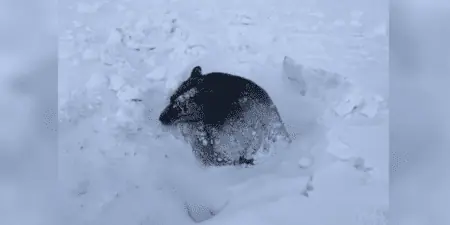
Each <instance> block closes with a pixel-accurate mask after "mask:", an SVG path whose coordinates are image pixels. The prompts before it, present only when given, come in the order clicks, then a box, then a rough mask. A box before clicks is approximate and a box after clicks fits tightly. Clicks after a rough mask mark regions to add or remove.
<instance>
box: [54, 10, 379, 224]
mask: <svg viewBox="0 0 450 225" xmlns="http://www.w3.org/2000/svg"><path fill="white" fill-rule="evenodd" d="M105 4H106V3H105ZM103 7H104V6H103V5H102V4H94V5H91V6H90V5H88V4H82V5H78V10H81V12H83V13H92V12H93V11H97V10H98V11H99V13H105V12H104V11H105V10H111V9H109V8H103ZM123 7H124V6H121V7H119V6H117V10H119V11H122V10H124V9H123ZM193 12H195V13H198V12H196V11H193ZM125 14H126V18H127V19H126V20H124V22H121V23H119V24H114V25H111V26H110V27H109V28H108V29H107V28H102V29H103V31H104V30H105V29H106V30H107V32H106V33H107V34H108V35H103V36H101V35H98V34H97V33H96V32H94V31H93V30H92V29H91V28H90V27H89V26H88V25H86V24H84V23H83V22H78V23H77V24H76V28H75V29H76V30H77V31H76V32H73V31H66V32H63V34H62V35H61V36H60V45H61V46H64V47H63V48H60V74H63V76H61V77H60V81H59V82H60V87H61V88H60V90H59V91H60V95H59V97H60V99H59V102H60V104H59V118H60V124H59V131H60V142H59V145H60V146H59V149H60V154H59V163H60V170H59V172H60V180H61V184H62V186H63V188H64V190H65V196H64V197H65V198H66V199H67V200H68V202H69V203H70V206H69V207H68V211H67V212H65V214H63V215H65V221H68V223H72V224H95V225H103V224H105V225H106V224H108V225H115V224H117V225H123V224H130V225H131V224H146V225H147V224H148V225H154V224H161V225H165V224H195V223H198V222H202V223H204V224H249V223H250V224H274V223H280V224H298V223H299V222H301V221H304V222H305V223H308V221H311V222H310V223H308V224H321V225H325V224H330V225H331V224H349V225H350V224H361V223H358V221H360V220H358V218H357V217H358V216H357V215H362V213H365V212H366V211H369V210H373V209H372V208H370V207H372V205H376V206H377V207H378V206H380V205H381V206H384V204H383V202H381V203H380V202H379V201H381V200H378V201H377V199H373V198H370V197H366V196H369V195H370V193H372V192H373V193H375V191H378V189H377V188H378V187H372V186H370V187H367V186H364V185H362V186H361V185H360V186H359V184H355V180H358V182H359V181H361V182H362V180H364V182H370V178H368V176H370V175H367V173H368V172H369V171H370V169H367V165H366V163H365V161H364V160H363V159H362V158H358V156H357V155H351V156H352V157H353V158H351V157H350V156H349V157H347V158H343V157H341V155H340V153H339V152H338V151H336V149H339V148H336V144H335V142H334V139H333V138H334V137H333V136H332V135H331V131H333V129H334V128H335V127H336V126H340V125H342V124H343V123H344V122H345V120H348V119H350V118H353V117H357V116H358V115H364V116H365V117H366V118H371V117H376V116H377V115H379V114H380V112H381V111H382V110H384V109H385V107H386V106H385V103H384V101H383V100H382V99H380V98H379V97H375V96H370V95H368V94H365V93H362V91H361V90H358V89H357V88H356V87H357V86H356V85H355V84H354V83H352V82H351V81H350V80H349V79H348V78H346V77H344V76H341V75H340V74H336V73H331V72H328V71H325V70H321V69H315V68H308V67H307V66H304V65H300V64H298V63H296V62H295V60H294V59H293V58H290V57H285V58H284V59H279V61H274V60H272V59H271V58H270V57H267V58H266V57H262V56H261V54H259V53H258V52H257V51H256V49H257V48H254V47H251V46H247V47H245V46H246V45H245V43H246V41H245V40H244V41H243V40H241V39H240V38H238V37H237V36H234V37H232V38H230V39H232V40H235V42H230V43H231V44H229V47H224V46H225V45H223V44H224V43H219V42H215V41H214V40H215V39H214V38H213V36H211V35H212V34H211V35H202V34H201V33H196V32H191V31H190V25H189V24H188V23H187V22H185V21H188V19H187V18H191V17H189V16H187V15H179V14H177V13H173V12H170V11H165V12H162V11H152V14H151V15H148V16H147V14H146V16H140V15H141V14H133V13H125ZM183 16H184V17H183ZM183 18H184V19H186V20H184V19H183ZM232 20H233V21H234V22H233V23H232V24H234V26H238V25H237V24H241V25H242V24H244V25H243V26H250V25H255V20H252V19H251V17H248V16H245V15H241V16H238V17H235V16H233V17H232ZM261 32H262V31H261ZM216 35H218V36H221V34H216ZM260 41H261V42H262V40H260ZM247 42H249V41H248V40H247ZM261 45H262V44H261ZM194 65H201V66H202V67H203V68H204V72H205V73H207V72H211V71H223V72H229V73H235V74H239V75H242V76H244V77H247V78H250V79H252V80H254V81H255V82H257V83H258V84H260V85H261V86H262V87H264V88H265V89H266V90H267V91H268V93H269V94H270V95H271V97H272V98H273V99H274V102H275V104H276V105H277V107H278V108H279V111H280V114H281V116H282V118H283V120H284V121H285V123H286V125H287V129H288V131H289V132H290V133H291V134H292V136H293V137H294V141H293V143H292V144H291V145H290V146H288V147H276V154H275V155H272V156H270V157H268V156H261V157H260V160H259V161H258V164H257V165H256V166H254V167H251V168H241V167H223V168H207V169H205V168H201V167H200V166H199V165H198V162H197V161H196V159H195V158H194V156H193V154H192V152H191V149H190V147H189V146H188V145H187V144H186V143H185V142H184V141H183V139H182V138H181V135H176V134H177V131H168V130H164V129H163V128H162V127H160V126H159V123H158V121H157V118H158V115H159V113H160V112H161V110H162V109H163V108H164V106H165V104H166V103H167V101H168V97H169V95H170V93H171V91H173V90H174V89H175V88H176V86H177V85H178V84H179V83H180V82H181V81H182V80H184V79H185V78H186V76H188V74H189V71H190V70H191V69H192V66H194ZM360 120H361V121H363V119H361V118H360ZM352 121H353V120H352ZM174 134H175V135H174ZM330 135H331V136H330ZM330 168H331V169H330ZM333 177H338V178H334V179H332V178H333ZM339 179H342V180H343V181H340V180H339ZM328 180H330V182H333V183H327V181H328ZM358 182H356V183H358ZM341 183H342V184H341ZM336 184H341V185H340V186H339V185H338V187H336V188H334V187H333V188H331V189H327V187H328V186H330V185H336ZM352 185H354V186H357V187H358V188H356V191H354V193H352V194H354V195H357V196H359V197H361V199H364V198H367V199H369V201H370V203H368V204H370V205H367V204H365V205H363V206H359V208H358V207H356V206H355V207H350V206H348V207H347V208H346V207H343V206H342V205H340V204H344V203H345V201H348V199H346V198H344V197H336V196H348V193H347V192H348V191H347V190H348V189H349V188H351V187H353V186H352ZM367 199H366V200H367ZM351 201H352V202H353V203H352V205H358V204H362V200H358V199H356V200H355V199H354V200H351ZM341 207H343V208H345V209H343V210H337V209H338V208H341ZM318 208H324V209H323V210H326V212H325V213H320V214H321V215H320V216H319V215H318V211H317V209H318ZM380 208H382V207H380ZM315 210H316V211H315ZM361 210H362V211H363V212H362V211H361ZM364 210H366V211H364ZM377 210H378V208H377ZM380 210H384V209H383V208H382V209H380ZM334 211H337V212H334ZM299 212H304V213H299ZM377 212H378V211H377ZM379 214H382V213H379ZM371 215H373V214H371ZM377 215H378V214H377ZM323 217H327V218H328V217H329V218H330V219H324V220H321V218H322V219H323ZM365 218H366V217H365ZM369 220H370V221H375V220H377V221H378V220H379V218H377V219H369ZM375 224H382V223H381V222H379V223H378V222H377V223H375Z"/></svg>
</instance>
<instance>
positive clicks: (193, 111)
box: [159, 66, 203, 125]
mask: <svg viewBox="0 0 450 225" xmlns="http://www.w3.org/2000/svg"><path fill="white" fill-rule="evenodd" d="M202 81H203V76H202V69H201V67H200V66H196V67H194V69H192V72H191V75H190V76H189V78H188V79H187V80H185V81H184V82H183V83H181V85H180V86H179V87H178V88H177V90H175V92H174V93H173V94H172V96H171V97H170V103H169V105H168V106H166V108H165V109H164V110H163V111H162V113H161V115H160V116H159V121H160V122H161V123H162V124H163V125H175V124H178V123H186V122H198V121H200V120H201V119H202V118H203V113H202V107H201V105H200V104H199V102H198V94H199V91H200V90H199V84H200V83H201V82H202Z"/></svg>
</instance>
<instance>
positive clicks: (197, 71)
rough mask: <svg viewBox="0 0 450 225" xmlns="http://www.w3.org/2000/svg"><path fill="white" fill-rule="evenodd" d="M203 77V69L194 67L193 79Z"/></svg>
mask: <svg viewBox="0 0 450 225" xmlns="http://www.w3.org/2000/svg"><path fill="white" fill-rule="evenodd" d="M201 76H202V68H201V67H200V66H196V67H194V69H192V72H191V78H195V77H201Z"/></svg>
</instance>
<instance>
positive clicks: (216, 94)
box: [199, 73, 273, 126]
mask: <svg viewBox="0 0 450 225" xmlns="http://www.w3.org/2000/svg"><path fill="white" fill-rule="evenodd" d="M199 88H200V89H202V90H203V92H204V93H205V98H203V99H202V100H201V101H203V103H202V104H203V106H204V110H205V115H207V116H206V118H205V123H206V124H212V125H218V126H220V125H223V124H224V122H226V121H228V120H230V119H232V118H234V117H239V116H241V114H242V113H244V112H245V111H247V110H249V109H250V108H251V107H253V105H255V104H264V105H267V106H269V105H272V104H273V103H272V100H271V99H270V97H269V95H268V94H267V92H266V91H265V90H264V89H263V88H261V87H260V86H258V85H257V84H256V83H254V82H253V81H251V80H248V79H246V78H243V77H240V76H236V75H230V74H225V73H210V74H206V75H205V77H204V80H203V82H202V83H201V84H200V85H199Z"/></svg>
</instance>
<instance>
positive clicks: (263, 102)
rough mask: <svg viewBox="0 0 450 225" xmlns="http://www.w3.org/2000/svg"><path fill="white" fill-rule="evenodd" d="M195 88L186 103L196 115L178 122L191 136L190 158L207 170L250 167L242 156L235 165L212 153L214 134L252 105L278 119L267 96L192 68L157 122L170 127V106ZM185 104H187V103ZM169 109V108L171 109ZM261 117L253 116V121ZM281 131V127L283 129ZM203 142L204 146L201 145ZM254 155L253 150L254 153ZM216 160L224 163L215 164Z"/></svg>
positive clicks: (248, 84) (247, 84)
mask: <svg viewBox="0 0 450 225" xmlns="http://www.w3.org/2000/svg"><path fill="white" fill-rule="evenodd" d="M192 88H195V89H196V90H197V94H195V96H193V97H192V98H191V99H190V101H191V102H190V103H192V104H193V105H196V106H197V108H196V109H197V111H196V112H195V113H196V114H195V116H192V119H189V120H187V121H182V123H185V124H188V125H189V132H188V133H190V134H188V135H192V136H194V138H193V139H194V140H191V145H192V147H193V151H194V154H195V155H196V157H197V158H199V159H200V160H201V161H202V162H203V164H205V165H209V166H223V165H242V164H245V165H253V163H254V162H253V159H247V158H245V157H244V154H245V153H243V155H242V156H241V157H240V158H239V160H236V161H234V162H233V161H229V160H227V157H226V156H224V155H219V154H220V153H218V152H215V151H214V146H215V145H214V143H213V141H212V140H214V131H221V129H222V128H223V127H224V125H226V124H227V123H229V122H230V121H237V120H240V119H242V117H243V116H244V114H245V113H246V112H248V111H250V110H251V109H252V107H254V105H260V106H264V107H265V108H271V110H272V112H273V113H274V114H276V116H278V117H279V115H278V111H277V110H276V107H275V106H274V105H273V102H272V100H271V98H270V97H269V95H268V94H267V92H266V91H265V90H264V89H263V88H261V87H260V86H258V85H257V84H256V83H254V82H253V81H251V80H248V79H246V78H243V77H240V76H236V75H232V74H226V73H220V72H213V73H209V74H205V75H202V70H201V67H199V66H197V67H194V68H193V70H192V72H191V76H190V77H189V78H188V79H187V80H186V81H184V82H183V83H182V84H181V85H180V86H179V88H178V89H177V90H176V91H175V92H174V93H173V95H172V96H171V97H170V104H169V106H167V107H166V109H165V110H164V111H163V112H162V113H161V116H160V121H161V123H163V124H164V125H176V124H172V121H175V120H176V116H177V115H176V113H177V112H176V111H174V110H172V108H173V107H172V106H173V104H177V98H178V97H180V96H181V95H183V94H184V93H186V92H187V91H188V90H191V89H192ZM244 98H246V99H248V101H246V102H245V103H243V102H240V100H242V99H244ZM187 104H189V103H187ZM171 107H172V108H171ZM258 116H263V117H264V115H255V116H254V117H256V118H257V117H258ZM283 129H284V127H283ZM195 132H199V133H201V132H203V134H204V135H203V136H198V135H197V136H196V135H194V134H192V133H195ZM202 138H203V139H204V140H206V141H207V145H204V144H203V141H202V140H200V139H202ZM254 151H256V150H254ZM218 158H221V159H224V160H222V161H220V162H219V161H217V159H218Z"/></svg>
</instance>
